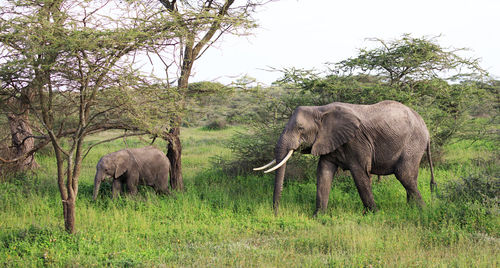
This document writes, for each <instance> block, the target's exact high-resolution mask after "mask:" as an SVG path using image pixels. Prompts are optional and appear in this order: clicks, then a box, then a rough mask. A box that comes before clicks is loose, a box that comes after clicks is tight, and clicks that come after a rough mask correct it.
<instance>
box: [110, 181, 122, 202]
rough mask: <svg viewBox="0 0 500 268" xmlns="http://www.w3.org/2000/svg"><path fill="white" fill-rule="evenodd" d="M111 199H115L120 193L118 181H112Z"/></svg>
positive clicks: (120, 188)
mask: <svg viewBox="0 0 500 268" xmlns="http://www.w3.org/2000/svg"><path fill="white" fill-rule="evenodd" d="M112 191H113V198H115V197H117V196H118V195H119V194H121V192H122V182H121V181H120V180H119V179H114V180H113V187H112Z"/></svg>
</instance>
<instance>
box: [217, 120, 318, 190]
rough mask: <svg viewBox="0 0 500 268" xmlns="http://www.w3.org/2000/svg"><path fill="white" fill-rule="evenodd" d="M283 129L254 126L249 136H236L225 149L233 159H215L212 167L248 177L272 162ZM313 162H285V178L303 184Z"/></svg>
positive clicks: (296, 159) (309, 159) (302, 159)
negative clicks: (219, 167)
mask: <svg viewBox="0 0 500 268" xmlns="http://www.w3.org/2000/svg"><path fill="white" fill-rule="evenodd" d="M282 129H283V127H282V126H281V125H269V126H266V125H263V124H262V125H259V126H257V125H254V126H253V128H252V129H250V130H249V131H248V132H245V133H243V132H239V133H237V134H235V135H234V136H233V137H232V138H231V140H230V142H229V144H228V147H229V149H230V150H231V151H232V153H233V154H232V159H231V160H226V159H222V158H216V159H215V160H216V163H214V165H215V166H221V167H222V169H223V170H224V171H225V172H226V173H228V174H232V175H239V174H248V173H252V172H254V171H253V170H252V169H253V168H255V167H260V166H262V165H265V164H267V163H269V162H270V161H271V160H273V158H274V147H275V145H276V142H277V141H278V138H279V135H280V133H281V131H282ZM315 163H316V161H315V158H314V157H305V156H303V155H301V154H297V153H296V154H294V156H293V157H292V158H291V159H290V160H289V161H288V163H287V168H286V174H285V177H287V178H291V179H295V180H302V179H307V178H308V177H309V176H310V174H313V171H314V170H315Z"/></svg>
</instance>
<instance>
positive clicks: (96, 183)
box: [92, 169, 103, 200]
mask: <svg viewBox="0 0 500 268" xmlns="http://www.w3.org/2000/svg"><path fill="white" fill-rule="evenodd" d="M102 179H103V178H102V172H101V171H100V170H99V169H98V170H97V172H96V174H95V178H94V195H93V196H92V198H93V199H94V200H96V199H97V194H98V193H99V187H100V186H101V181H102Z"/></svg>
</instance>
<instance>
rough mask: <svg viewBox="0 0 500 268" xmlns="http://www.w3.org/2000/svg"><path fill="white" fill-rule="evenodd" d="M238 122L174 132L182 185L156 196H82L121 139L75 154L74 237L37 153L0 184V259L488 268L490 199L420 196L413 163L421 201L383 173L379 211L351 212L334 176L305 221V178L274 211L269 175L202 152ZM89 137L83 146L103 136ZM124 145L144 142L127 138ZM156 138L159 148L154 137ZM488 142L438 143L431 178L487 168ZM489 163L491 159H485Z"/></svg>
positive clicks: (424, 175) (48, 163) (497, 241)
mask: <svg viewBox="0 0 500 268" xmlns="http://www.w3.org/2000/svg"><path fill="white" fill-rule="evenodd" d="M235 130H240V129H238V128H230V129H226V130H222V131H205V130H202V129H184V130H183V133H182V140H183V144H184V150H183V171H184V178H185V184H186V191H185V192H184V193H177V194H175V196H162V195H156V194H155V193H154V192H153V191H152V190H151V189H149V188H147V187H144V188H141V189H140V194H139V195H138V196H135V197H123V198H119V199H115V200H111V199H110V191H111V190H110V188H111V187H110V186H109V184H105V183H104V184H103V185H102V187H101V192H100V196H99V199H98V201H97V202H93V201H92V187H93V176H94V172H95V164H96V163H97V161H98V159H99V158H100V157H101V156H102V155H104V154H106V153H108V152H111V151H115V150H118V149H121V148H123V147H124V146H125V144H124V141H122V140H119V141H115V142H113V143H110V144H107V145H101V146H98V147H97V148H96V149H95V150H93V151H92V152H91V153H90V154H89V156H88V157H87V158H86V159H85V160H84V163H83V164H84V166H83V168H82V175H81V179H80V191H79V194H78V201H77V215H76V217H77V223H76V230H77V232H76V234H74V235H68V234H66V233H65V232H64V230H63V229H64V228H63V220H62V206H61V203H60V202H61V201H60V197H59V193H58V190H57V186H56V181H55V163H54V161H53V157H52V156H51V153H50V151H49V150H47V151H45V152H44V153H43V154H41V155H38V158H37V160H38V162H39V163H40V164H41V166H42V168H41V169H40V170H39V171H38V172H37V174H35V175H25V176H18V177H16V178H11V179H9V180H8V181H7V182H3V183H0V265H2V266H42V265H48V266H105V265H106V266H108V265H109V266H120V267H121V266H141V267H150V266H244V267H247V266H264V267H268V266H284V267H288V266H294V267H295V266H334V267H335V266H358V267H359V266H380V267H386V266H401V267H407V266H419V267H441V266H466V267H470V266H482V267H496V266H499V265H500V257H499V256H500V250H499V249H500V220H499V214H498V209H497V208H498V206H497V207H496V210H495V209H493V210H492V209H490V208H488V207H486V206H485V205H484V204H482V203H478V202H469V203H467V204H466V205H464V204H465V203H464V204H462V203H460V204H457V203H455V202H450V201H447V200H446V199H440V198H436V197H431V195H430V191H429V171H428V169H426V168H422V169H421V170H420V180H419V189H420V191H421V193H422V195H423V197H424V200H425V201H426V203H427V206H426V207H425V208H424V209H422V210H420V209H418V208H415V207H412V206H408V205H407V204H406V193H405V191H404V189H403V187H402V186H401V185H400V184H399V183H398V182H397V181H396V179H395V178H394V177H392V176H387V177H384V178H383V179H382V181H381V182H379V183H374V187H373V188H374V195H375V201H376V202H377V205H378V206H379V208H380V211H379V212H377V213H375V214H367V215H364V216H363V215H362V210H363V208H362V204H361V201H360V199H359V196H358V194H357V192H356V189H355V186H354V183H353V182H352V179H350V178H349V177H348V176H340V177H338V178H335V179H334V183H333V189H332V193H331V195H330V205H329V209H328V212H327V213H326V214H324V215H321V216H319V217H318V218H312V217H311V215H312V213H313V208H314V204H315V191H316V188H315V182H314V180H309V181H305V182H304V181H302V182H300V183H299V182H288V183H286V185H285V188H284V191H283V197H282V201H281V210H280V215H279V216H278V217H275V216H274V215H273V213H272V210H271V199H272V187H273V176H272V175H266V176H263V177H260V176H256V175H255V176H254V175H250V176H237V177H232V176H228V175H226V174H223V173H222V172H221V171H218V170H217V169H214V168H212V166H211V164H210V158H211V157H213V156H216V155H219V156H223V157H229V156H230V152H229V151H228V150H227V149H225V148H224V147H223V144H224V142H225V141H226V140H227V139H228V138H229V137H230V136H231V135H232V133H234V131H235ZM106 135H109V133H107V134H103V135H101V136H95V137H92V138H90V139H89V140H88V142H89V143H91V142H96V141H98V140H100V139H103V138H104V136H106ZM126 142H127V145H128V146H129V147H140V146H143V145H145V143H144V142H141V141H140V140H139V139H128V140H127V141H126ZM158 146H159V147H160V148H162V149H164V148H165V146H164V144H162V143H159V144H158ZM495 150H496V148H493V147H492V145H490V144H488V143H484V144H481V143H475V144H473V145H472V146H470V144H468V143H467V142H461V143H457V144H454V145H453V146H450V147H449V148H448V152H447V153H446V155H445V157H446V159H445V161H444V164H441V165H438V166H436V181H437V182H438V184H439V186H440V187H441V188H442V187H443V185H445V184H446V182H448V181H453V180H456V179H458V178H460V177H464V176H468V175H469V174H476V173H481V172H482V171H483V170H484V169H488V168H495V167H494V165H495V163H494V162H493V163H491V162H488V161H489V160H488V159H491V158H492V157H495V155H494V154H495V153H497V152H496V151H495ZM492 166H493V167H492Z"/></svg>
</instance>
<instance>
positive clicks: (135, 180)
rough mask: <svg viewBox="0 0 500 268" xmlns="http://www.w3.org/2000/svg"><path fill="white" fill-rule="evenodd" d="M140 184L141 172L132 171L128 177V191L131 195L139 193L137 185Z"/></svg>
mask: <svg viewBox="0 0 500 268" xmlns="http://www.w3.org/2000/svg"><path fill="white" fill-rule="evenodd" d="M138 184H139V173H138V172H131V174H130V175H129V176H128V178H127V188H128V192H129V194H131V195H136V194H137V185H138Z"/></svg>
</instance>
